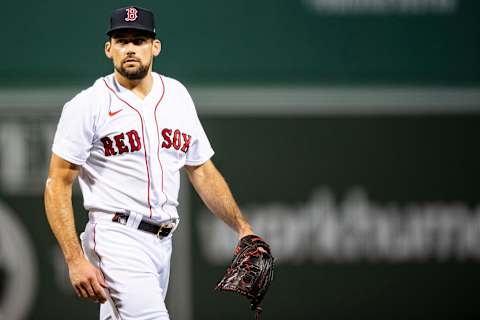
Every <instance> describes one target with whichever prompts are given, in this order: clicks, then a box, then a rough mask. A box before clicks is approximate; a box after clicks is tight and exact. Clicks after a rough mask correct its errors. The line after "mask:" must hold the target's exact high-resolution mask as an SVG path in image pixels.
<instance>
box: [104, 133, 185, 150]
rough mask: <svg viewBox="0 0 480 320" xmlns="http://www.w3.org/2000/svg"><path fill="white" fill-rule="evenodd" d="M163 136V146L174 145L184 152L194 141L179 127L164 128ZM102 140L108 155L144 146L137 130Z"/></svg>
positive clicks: (167, 147) (166, 147)
mask: <svg viewBox="0 0 480 320" xmlns="http://www.w3.org/2000/svg"><path fill="white" fill-rule="evenodd" d="M172 132H173V133H172ZM162 136H163V142H162V148H165V149H170V148H172V147H173V148H174V149H175V150H181V151H182V152H184V153H187V152H188V149H189V148H190V142H191V141H192V136H191V135H189V134H187V133H184V132H180V130H178V129H176V130H172V129H163V130H162ZM100 141H102V143H103V149H104V151H105V156H106V157H110V156H114V155H117V154H118V155H120V154H123V153H125V152H135V151H140V150H141V148H142V143H141V141H140V136H139V134H138V132H137V131H136V130H130V131H128V132H126V133H123V132H122V133H119V134H117V135H115V136H113V139H112V138H110V137H108V136H106V137H103V138H101V139H100ZM127 141H128V143H127Z"/></svg>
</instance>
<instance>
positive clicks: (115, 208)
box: [45, 7, 252, 320]
mask: <svg viewBox="0 0 480 320" xmlns="http://www.w3.org/2000/svg"><path fill="white" fill-rule="evenodd" d="M107 35H108V36H109V40H108V41H107V42H106V43H105V54H106V56H107V57H108V58H109V59H111V60H112V62H113V68H114V71H113V73H112V74H110V75H107V76H105V77H101V78H99V79H97V80H96V81H95V83H94V84H93V85H92V86H91V87H89V88H88V89H86V90H84V91H82V92H80V93H79V94H78V95H77V96H75V97H74V98H73V99H72V100H70V101H69V102H67V103H66V104H65V106H64V108H63V111H62V115H61V117H60V120H59V123H58V127H57V131H56V134H55V138H54V142H53V146H52V157H51V161H50V169H49V174H48V179H47V182H46V188H45V208H46V215H47V218H48V221H49V224H50V226H51V228H52V231H53V233H54V235H55V237H56V238H57V240H58V242H59V244H60V247H61V249H62V251H63V254H64V256H65V260H66V263H67V265H68V269H69V275H70V280H71V283H72V285H73V288H74V289H75V292H76V294H77V295H78V296H79V297H81V298H87V299H91V300H94V301H97V302H100V303H101V307H100V319H122V320H127V319H136V320H143V319H162V320H164V319H169V315H168V312H167V309H166V307H165V304H164V299H165V295H166V293H167V285H168V279H169V273H170V256H171V251H172V245H171V242H172V233H173V232H174V230H175V228H177V226H178V223H179V214H178V213H177V205H178V201H177V196H178V190H179V170H180V169H181V168H182V167H185V169H186V172H187V175H188V177H189V179H190V182H191V183H192V185H193V186H194V188H195V189H196V191H197V192H198V194H199V195H200V197H201V198H202V200H203V201H204V202H205V204H206V206H207V207H208V208H209V209H210V210H211V211H212V212H213V213H214V214H215V215H216V216H218V217H219V218H221V219H222V220H223V221H225V223H227V224H228V225H229V226H230V227H232V228H233V229H234V230H235V231H236V232H237V233H238V235H239V238H242V237H244V236H247V235H252V229H251V227H250V225H249V224H248V223H247V222H246V220H245V218H244V217H243V215H242V214H241V212H240V210H239V208H238V206H237V204H236V202H235V200H234V198H233V196H232V194H231V192H230V190H229V188H228V186H227V184H226V182H225V181H224V179H223V177H222V176H221V174H220V173H219V172H218V171H217V169H216V168H215V166H214V164H213V162H212V161H211V160H210V158H211V157H212V156H213V154H214V151H213V149H212V147H211V145H210V143H209V140H208V138H207V136H206V134H205V131H204V130H203V128H202V125H201V123H200V121H199V119H198V116H197V113H196V111H195V106H194V103H193V101H192V99H191V98H190V95H189V93H188V91H187V89H186V88H185V87H184V86H183V85H182V84H181V83H180V82H178V81H176V80H174V79H172V78H169V77H166V76H164V75H160V74H158V73H155V72H153V71H152V62H153V59H154V57H156V56H158V55H159V54H160V49H161V45H160V41H159V40H158V39H156V30H155V23H154V16H153V13H152V12H151V11H149V10H146V9H143V8H139V7H126V8H120V9H117V10H114V11H113V13H112V15H111V18H110V29H109V30H108V32H107ZM77 177H78V179H79V183H80V187H81V190H82V194H83V199H84V207H85V209H86V210H87V211H88V216H89V222H88V224H87V225H86V227H85V231H84V232H83V233H82V234H81V235H80V239H81V243H80V241H78V238H77V232H76V230H75V224H74V215H73V209H72V202H71V194H72V183H73V182H74V180H75V179H76V178H77ZM82 249H83V250H82ZM105 302H107V303H105Z"/></svg>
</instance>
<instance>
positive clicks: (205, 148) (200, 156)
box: [185, 93, 215, 166]
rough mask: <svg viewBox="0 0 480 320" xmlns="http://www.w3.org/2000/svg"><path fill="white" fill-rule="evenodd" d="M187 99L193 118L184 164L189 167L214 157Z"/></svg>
mask: <svg viewBox="0 0 480 320" xmlns="http://www.w3.org/2000/svg"><path fill="white" fill-rule="evenodd" d="M187 95H188V93H187ZM188 99H189V102H190V106H191V112H192V117H193V119H192V122H193V130H192V132H193V136H192V143H191V145H190V147H189V149H188V152H187V158H186V161H185V164H186V165H190V166H198V165H201V164H203V163H205V162H206V161H208V160H209V159H210V158H211V157H212V156H213V155H214V153H215V152H214V151H213V148H212V146H211V144H210V141H209V140H208V137H207V134H206V133H205V130H204V129H203V126H202V123H201V122H200V119H199V118H198V115H197V112H196V110H195V105H194V103H193V101H192V98H191V97H190V95H188Z"/></svg>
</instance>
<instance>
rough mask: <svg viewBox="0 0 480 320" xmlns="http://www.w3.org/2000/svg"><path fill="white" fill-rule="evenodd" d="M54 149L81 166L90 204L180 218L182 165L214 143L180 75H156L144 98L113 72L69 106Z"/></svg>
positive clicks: (205, 155) (205, 154)
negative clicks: (118, 78)
mask: <svg viewBox="0 0 480 320" xmlns="http://www.w3.org/2000/svg"><path fill="white" fill-rule="evenodd" d="M52 151H53V152H54V153H55V154H56V155H58V156H59V157H61V158H63V159H65V160H67V161H69V162H72V163H74V164H77V165H80V166H81V169H80V174H79V182H80V187H81V190H82V194H83V197H84V206H85V209H87V210H89V211H106V212H125V211H133V212H137V213H140V214H143V215H146V216H149V217H152V218H154V219H158V220H167V219H171V218H178V214H177V210H176V207H177V205H178V201H177V197H178V190H179V186H180V177H179V169H180V168H182V167H183V166H184V165H200V164H202V163H204V162H206V161H207V160H208V159H210V157H211V156H212V155H213V153H214V152H213V149H212V147H211V145H210V142H209V141H208V138H207V136H206V134H205V132H204V130H203V128H202V125H201V124H200V121H199V119H198V116H197V113H196V111H195V106H194V104H193V101H192V99H191V97H190V95H189V93H188V91H187V90H186V88H185V87H184V86H183V85H182V84H181V83H180V82H178V81H176V80H174V79H171V78H168V77H165V76H161V75H159V74H157V73H153V87H152V90H151V92H150V93H149V94H148V96H146V97H145V98H144V99H143V100H142V99H140V98H139V97H137V96H136V95H135V94H133V93H132V92H131V91H130V90H127V89H126V88H124V87H122V86H121V85H120V84H119V83H118V82H117V81H116V80H115V77H114V75H113V74H111V75H109V76H106V77H103V78H100V79H98V80H97V81H96V82H95V83H94V84H93V86H91V87H90V88H88V89H86V90H84V91H82V92H81V93H79V94H78V95H77V96H75V97H74V98H73V99H72V100H70V101H69V102H68V103H66V104H65V106H64V108H63V111H62V115H61V118H60V121H59V124H58V127H57V131H56V134H55V139H54V143H53V147H52Z"/></svg>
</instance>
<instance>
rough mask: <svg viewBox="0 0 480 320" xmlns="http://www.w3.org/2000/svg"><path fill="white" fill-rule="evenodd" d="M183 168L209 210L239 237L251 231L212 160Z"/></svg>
mask: <svg viewBox="0 0 480 320" xmlns="http://www.w3.org/2000/svg"><path fill="white" fill-rule="evenodd" d="M185 168H186V169H187V175H188V178H189V179H190V182H191V183H192V185H193V187H194V188H195V190H196V191H197V193H198V195H199V196H200V198H201V199H202V200H203V202H204V203H205V205H206V206H207V207H208V209H210V211H212V212H213V213H214V214H215V215H216V216H217V217H219V218H220V219H222V220H223V221H224V222H225V223H226V224H228V225H229V226H230V227H231V228H232V229H233V230H235V231H237V232H238V234H239V236H240V238H241V237H243V236H246V235H248V234H252V233H253V232H252V228H251V227H250V225H249V224H248V222H247V220H246V219H245V217H244V216H243V214H242V213H241V211H240V209H239V208H238V205H237V203H236V201H235V199H234V198H233V195H232V192H231V191H230V188H229V187H228V185H227V183H226V181H225V179H224V178H223V176H222V175H221V174H220V172H219V171H218V170H217V168H216V167H215V165H214V164H213V162H212V161H210V160H209V161H207V162H205V163H204V164H202V165H200V166H185Z"/></svg>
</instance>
